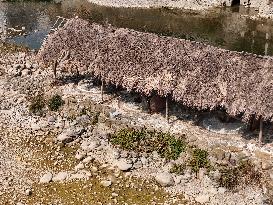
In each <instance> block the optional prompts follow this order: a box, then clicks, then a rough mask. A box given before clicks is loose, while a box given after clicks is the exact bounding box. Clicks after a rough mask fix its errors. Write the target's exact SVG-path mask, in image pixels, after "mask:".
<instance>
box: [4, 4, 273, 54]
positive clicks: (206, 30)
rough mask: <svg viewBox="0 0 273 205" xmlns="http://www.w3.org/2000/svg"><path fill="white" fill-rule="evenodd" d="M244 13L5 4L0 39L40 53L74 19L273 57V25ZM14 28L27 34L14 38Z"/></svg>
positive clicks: (233, 10) (244, 10)
mask: <svg viewBox="0 0 273 205" xmlns="http://www.w3.org/2000/svg"><path fill="white" fill-rule="evenodd" d="M252 14H255V11H254V10H253V9H247V8H243V7H235V8H225V9H224V8H222V9H220V8H217V9H213V10H211V11H209V12H194V11H183V10H178V9H167V8H158V9H130V8H111V7H103V6H97V5H94V4H91V3H88V2H85V1H82V0H68V1H65V2H64V3H62V4H55V3H50V2H25V3H23V2H12V3H7V2H2V3H0V36H1V38H2V39H3V40H7V41H11V42H15V43H17V44H24V45H26V46H28V47H30V48H32V49H39V47H40V46H41V43H42V41H43V39H44V38H45V36H46V35H47V34H48V32H49V30H50V28H51V27H52V26H53V24H54V22H55V21H56V19H57V16H63V17H66V18H70V17H73V16H75V15H77V16H80V17H83V18H85V19H89V20H91V21H94V22H98V23H110V24H112V25H114V26H117V27H126V28H132V29H135V30H139V31H146V32H153V33H157V34H160V35H168V36H175V37H179V38H186V39H190V40H195V41H200V42H206V43H208V44H211V45H215V46H219V47H222V48H226V49H229V50H235V51H246V52H250V53H256V54H261V55H273V40H272V34H273V22H272V21H271V20H267V19H263V20H252V19H251V18H249V17H247V16H246V15H250V16H251V15H252ZM10 28H15V29H16V30H22V28H23V31H22V32H14V31H13V30H11V29H10Z"/></svg>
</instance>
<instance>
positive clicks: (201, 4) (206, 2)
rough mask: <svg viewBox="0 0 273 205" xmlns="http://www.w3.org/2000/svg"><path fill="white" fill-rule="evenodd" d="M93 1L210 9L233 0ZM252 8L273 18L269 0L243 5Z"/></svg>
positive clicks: (132, 6) (137, 6)
mask: <svg viewBox="0 0 273 205" xmlns="http://www.w3.org/2000/svg"><path fill="white" fill-rule="evenodd" d="M88 1H89V2H91V3H95V4H98V5H101V6H109V7H124V8H161V7H166V8H179V9H188V10H196V11H202V10H208V9H211V8H214V7H225V6H231V1H223V0H213V1H211V0H201V1H198V0H194V1H188V0H175V1H172V0H159V1H155V0H138V1H135V0H88ZM243 6H246V7H250V8H256V9H257V10H258V15H257V17H261V18H271V19H272V18H273V4H272V3H271V4H269V3H268V1H267V0H262V1H260V0H258V1H255V0H253V1H252V3H251V4H250V5H247V4H246V5H243Z"/></svg>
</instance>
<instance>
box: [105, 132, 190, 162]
mask: <svg viewBox="0 0 273 205" xmlns="http://www.w3.org/2000/svg"><path fill="white" fill-rule="evenodd" d="M110 138H111V139H110V142H111V143H113V144H115V145H119V146H121V147H122V148H124V149H127V150H134V151H138V152H148V153H150V152H153V151H157V152H158V153H159V154H160V156H161V157H165V158H166V159H168V160H170V159H173V160H175V159H177V158H178V157H179V156H180V154H181V153H182V152H183V151H185V148H186V143H185V142H184V141H183V140H182V139H176V138H175V137H174V136H172V135H171V134H169V133H162V132H155V131H148V130H146V129H141V130H135V129H129V128H126V129H122V130H120V131H118V132H116V133H115V134H114V135H112V136H110Z"/></svg>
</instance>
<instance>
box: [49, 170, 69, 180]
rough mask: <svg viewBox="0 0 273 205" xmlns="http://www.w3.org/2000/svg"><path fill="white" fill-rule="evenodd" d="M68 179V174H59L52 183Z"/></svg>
mask: <svg viewBox="0 0 273 205" xmlns="http://www.w3.org/2000/svg"><path fill="white" fill-rule="evenodd" d="M67 177H68V173H67V172H59V173H58V174H57V175H56V176H54V177H53V178H52V181H54V182H57V181H64V180H66V179H67Z"/></svg>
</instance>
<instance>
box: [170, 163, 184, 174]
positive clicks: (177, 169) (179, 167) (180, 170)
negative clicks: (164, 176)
mask: <svg viewBox="0 0 273 205" xmlns="http://www.w3.org/2000/svg"><path fill="white" fill-rule="evenodd" d="M185 169H186V165H185V164H174V165H173V167H172V168H171V170H170V172H171V173H174V174H178V175H182V174H184V171H185Z"/></svg>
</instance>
